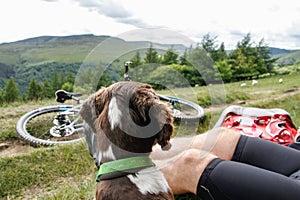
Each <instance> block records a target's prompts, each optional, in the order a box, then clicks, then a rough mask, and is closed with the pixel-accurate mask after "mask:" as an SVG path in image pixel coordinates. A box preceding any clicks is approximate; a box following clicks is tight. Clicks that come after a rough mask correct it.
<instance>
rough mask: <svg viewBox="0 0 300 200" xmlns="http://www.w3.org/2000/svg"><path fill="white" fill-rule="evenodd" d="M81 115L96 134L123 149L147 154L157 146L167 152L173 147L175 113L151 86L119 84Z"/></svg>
mask: <svg viewBox="0 0 300 200" xmlns="http://www.w3.org/2000/svg"><path fill="white" fill-rule="evenodd" d="M80 115H81V117H82V118H83V120H84V121H85V122H86V123H88V125H89V126H90V128H91V129H92V130H93V132H94V133H96V134H97V135H105V137H106V138H108V139H109V141H110V142H112V143H113V144H115V145H116V146H118V147H119V148H121V149H124V150H127V151H131V152H134V153H147V152H151V150H152V146H153V145H154V144H156V143H158V144H160V145H161V148H162V149H163V150H167V149H169V148H170V147H171V145H170V143H169V140H170V138H171V135H172V133H173V117H172V113H171V110H170V109H169V108H168V106H167V105H165V104H163V103H162V102H161V101H160V100H159V98H158V96H157V95H156V94H155V91H154V90H153V89H152V87H151V86H150V85H148V84H143V83H137V82H119V83H116V84H113V85H111V86H109V87H107V88H101V89H100V90H99V91H97V92H96V93H95V94H93V95H91V96H90V97H89V98H88V99H87V100H86V101H85V102H84V103H83V105H82V108H81V111H80ZM98 138H99V137H98ZM98 140H99V139H98ZM98 142H99V141H98Z"/></svg>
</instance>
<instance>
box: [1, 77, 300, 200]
mask: <svg viewBox="0 0 300 200" xmlns="http://www.w3.org/2000/svg"><path fill="white" fill-rule="evenodd" d="M283 78H284V83H283V84H281V85H280V84H277V80H278V79H279V77H270V78H265V79H259V84H258V85H257V86H251V85H250V84H251V81H247V85H248V86H246V87H243V88H241V87H240V84H241V82H239V83H229V84H224V85H216V86H209V87H211V88H208V87H197V88H191V89H190V90H186V89H179V90H177V91H159V92H160V93H164V94H172V93H173V94H177V93H178V94H181V95H182V96H181V98H185V97H187V99H190V100H192V101H196V102H204V103H205V102H207V103H206V104H207V105H206V106H209V105H211V104H212V103H211V101H210V100H211V98H212V96H213V97H216V100H214V103H215V104H213V105H214V106H218V105H217V104H221V105H222V104H224V102H227V103H229V104H237V103H239V102H240V101H246V102H247V101H248V102H251V101H253V102H252V103H249V104H246V105H247V106H253V107H260V108H283V109H285V110H287V111H288V112H289V113H290V114H291V117H292V119H293V121H294V123H295V125H296V126H299V125H300V103H299V102H300V94H296V95H293V96H287V97H285V98H281V99H277V98H276V97H277V96H278V95H282V94H286V93H287V92H289V91H294V90H297V89H298V88H299V85H298V83H299V79H300V77H299V76H298V75H289V76H285V77H283ZM209 92H211V93H212V92H214V93H215V94H213V95H211V94H210V93H209ZM195 97H196V98H195ZM204 97H205V98H204ZM222 98H225V99H222ZM254 100H255V101H254ZM54 103H55V102H54V101H47V102H29V103H27V104H26V105H23V104H22V103H15V104H14V105H7V106H5V107H1V110H0V113H1V114H0V123H1V128H0V142H3V141H19V140H18V138H17V136H16V133H15V124H16V122H17V120H18V119H19V118H20V116H21V115H23V114H24V113H26V112H28V111H30V110H32V109H34V108H37V107H40V106H44V105H49V104H54ZM204 103H203V104H204ZM203 104H202V103H201V104H200V105H203ZM221 112H222V109H217V110H212V111H209V112H207V115H206V117H205V118H204V119H203V120H202V121H201V123H200V126H199V127H198V132H199V133H202V132H205V131H207V130H208V129H209V128H210V127H211V125H213V124H214V123H215V122H216V120H217V119H218V117H219V115H220V113H221ZM19 142H20V141H19ZM95 173H96V168H95V166H94V163H93V160H92V159H91V157H90V155H89V153H88V151H87V148H86V144H85V143H84V142H82V143H78V144H72V145H64V146H56V147H48V148H45V147H41V148H35V149H34V151H32V152H30V153H26V154H22V155H17V156H12V157H1V158H0V199H46V200H47V199H51V200H54V199H68V200H69V199H93V197H94V191H95V185H96V184H95V177H94V175H95ZM176 199H177V200H179V199H181V200H188V199H195V198H194V197H192V196H191V195H180V196H176Z"/></svg>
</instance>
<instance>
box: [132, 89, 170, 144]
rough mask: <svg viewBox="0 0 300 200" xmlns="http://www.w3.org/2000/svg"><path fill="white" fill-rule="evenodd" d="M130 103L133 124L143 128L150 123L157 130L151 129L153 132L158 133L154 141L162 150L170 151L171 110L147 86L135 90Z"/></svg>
mask: <svg viewBox="0 0 300 200" xmlns="http://www.w3.org/2000/svg"><path fill="white" fill-rule="evenodd" d="M131 102H133V103H132V104H133V105H132V109H131V111H132V112H131V117H132V119H133V120H134V121H135V123H136V124H138V125H145V126H147V125H148V124H149V123H151V124H153V125H154V126H156V128H159V129H156V128H154V129H153V131H158V132H157V133H156V134H155V141H156V142H157V143H158V144H159V145H160V146H161V148H162V150H168V149H170V148H171V144H170V139H171V136H172V134H173V131H174V126H173V115H172V111H171V109H170V108H169V107H168V106H167V105H166V104H164V103H162V102H161V101H160V100H159V97H158V96H157V95H156V94H155V91H154V90H153V89H152V87H151V86H150V85H148V84H145V85H144V86H142V87H141V88H139V89H138V90H136V92H135V93H134V95H132V101H131ZM141 122H142V123H141ZM139 123H141V124H139ZM150 132H151V131H150ZM151 134H152V133H151Z"/></svg>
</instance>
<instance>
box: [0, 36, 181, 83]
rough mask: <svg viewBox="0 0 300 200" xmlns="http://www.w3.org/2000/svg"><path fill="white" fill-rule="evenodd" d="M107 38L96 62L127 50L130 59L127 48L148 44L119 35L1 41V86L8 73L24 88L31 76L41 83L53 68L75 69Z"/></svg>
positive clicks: (175, 47) (159, 45)
mask: <svg viewBox="0 0 300 200" xmlns="http://www.w3.org/2000/svg"><path fill="white" fill-rule="evenodd" d="M107 40H108V41H110V42H109V45H108V46H107V48H109V50H107V51H104V52H101V53H100V56H103V58H99V56H97V57H96V58H95V59H97V61H99V60H101V61H102V59H103V60H110V61H111V59H118V58H115V56H116V55H118V52H120V53H124V52H126V53H128V56H130V57H129V58H128V59H131V58H132V57H133V55H132V53H131V54H129V53H130V52H129V51H132V49H137V50H141V51H143V50H144V51H145V47H146V48H148V47H149V46H150V42H149V41H136V42H134V41H130V42H128V41H124V40H122V39H120V38H115V37H110V36H95V35H91V34H87V35H71V36H41V37H35V38H29V39H25V40H20V41H16V42H11V43H2V44H0V88H1V87H3V86H4V83H5V81H6V80H7V79H8V78H9V77H10V76H13V77H14V78H15V80H16V82H17V83H18V84H19V85H21V86H22V87H26V85H27V84H28V83H29V81H30V79H31V78H32V77H34V78H35V79H36V80H37V81H40V82H41V81H43V80H44V79H45V78H49V76H51V74H52V73H53V71H54V69H56V70H57V71H58V72H60V71H63V70H69V71H70V70H71V71H74V70H75V69H78V68H79V66H80V63H82V62H83V61H84V60H85V58H86V57H87V56H88V55H89V54H90V53H91V52H92V51H93V50H94V49H95V47H97V45H99V44H101V43H102V42H103V41H107ZM102 44H103V43H102ZM153 46H155V48H156V49H161V50H166V49H168V48H171V47H172V48H174V49H176V50H177V51H179V53H183V52H184V51H185V49H186V48H187V47H185V46H184V45H181V44H157V43H154V44H153ZM126 50H128V51H126ZM111 52H114V53H111ZM116 52H117V53H116ZM159 53H160V52H159ZM119 56H121V55H119ZM122 56H124V55H122ZM110 58H111V59H110ZM106 64H108V63H106Z"/></svg>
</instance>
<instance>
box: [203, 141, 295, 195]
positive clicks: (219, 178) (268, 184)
mask: <svg viewBox="0 0 300 200" xmlns="http://www.w3.org/2000/svg"><path fill="white" fill-rule="evenodd" d="M299 170H300V151H298V150H295V149H293V148H290V147H284V146H281V145H278V144H274V143H272V142H269V141H265V140H262V139H259V138H251V137H247V136H241V138H240V140H239V142H238V145H237V147H236V149H235V152H234V155H233V159H232V161H226V160H221V159H219V158H217V159H214V160H213V161H212V162H210V164H209V165H208V166H207V167H206V169H205V170H204V172H203V174H202V175H201V177H200V180H199V183H198V188H197V196H199V197H200V198H201V199H203V200H250V199H251V200H253V199H255V200H267V199H270V200H283V199H289V200H299V199H300V181H299V180H296V179H293V178H290V177H289V176H291V175H292V174H293V173H295V172H297V171H299Z"/></svg>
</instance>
